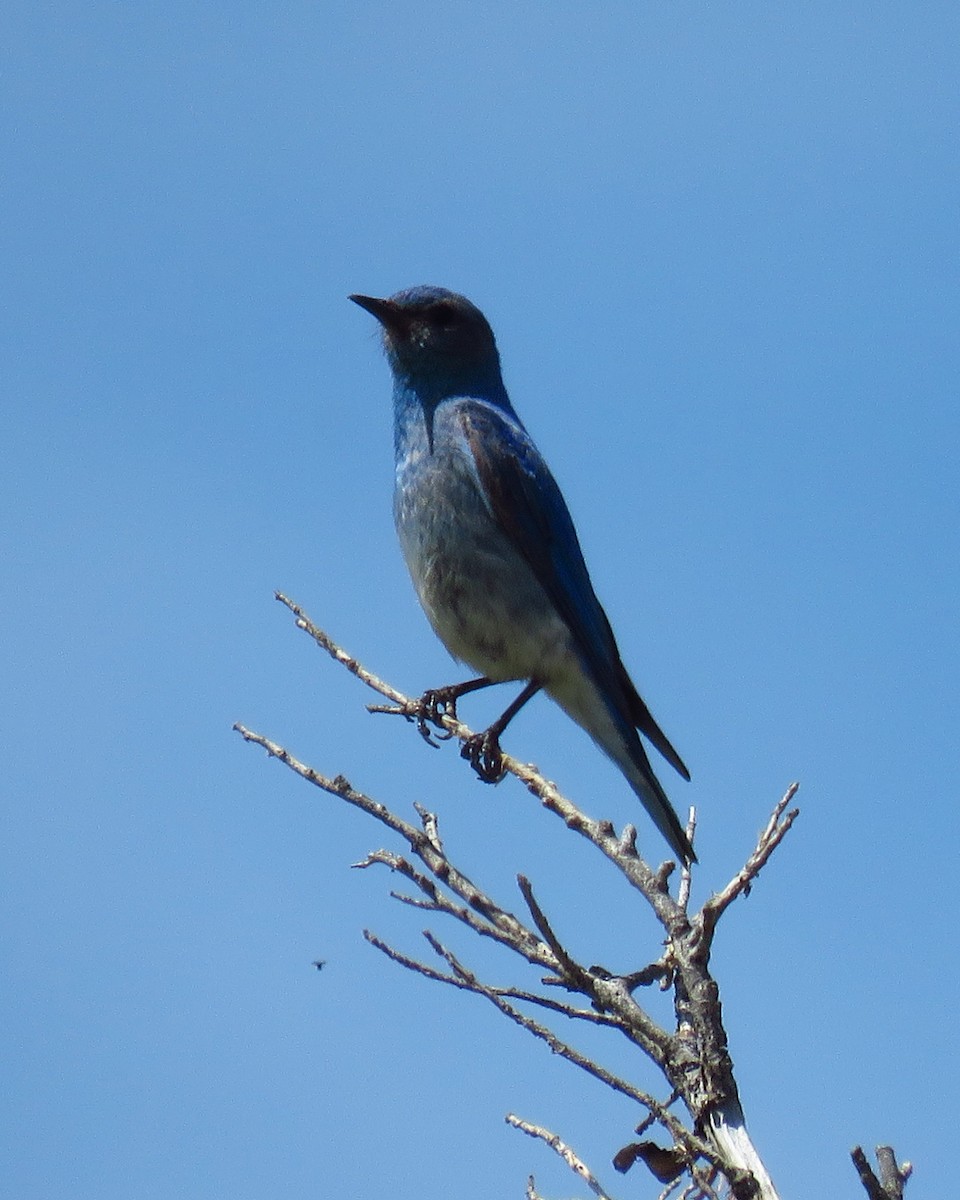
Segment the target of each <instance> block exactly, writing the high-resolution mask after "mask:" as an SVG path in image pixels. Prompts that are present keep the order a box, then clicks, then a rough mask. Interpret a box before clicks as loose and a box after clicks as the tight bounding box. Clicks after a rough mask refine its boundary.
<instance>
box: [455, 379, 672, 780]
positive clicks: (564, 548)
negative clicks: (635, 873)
mask: <svg viewBox="0 0 960 1200" xmlns="http://www.w3.org/2000/svg"><path fill="white" fill-rule="evenodd" d="M457 417H458V420H459V423H460V432H461V435H462V437H463V439H464V441H465V443H466V447H467V449H468V451H469V454H470V456H471V458H472V459H473V463H474V466H475V469H476V475H477V480H478V483H479V484H480V488H481V491H482V493H483V495H484V497H485V499H486V501H487V504H488V505H489V506H490V511H491V514H492V515H493V517H494V518H495V520H496V521H497V523H498V524H499V525H500V527H501V528H502V529H503V531H504V532H505V533H506V534H507V536H508V537H509V538H510V540H511V542H512V543H513V545H514V547H515V548H516V549H517V550H518V551H519V553H520V554H521V555H522V556H523V558H524V559H525V560H526V561H527V563H528V564H529V565H530V568H531V570H532V571H533V573H534V575H535V576H536V578H537V580H538V582H539V583H540V585H541V587H542V588H543V589H544V591H545V592H546V593H547V595H548V596H549V597H550V599H551V601H552V602H553V604H554V606H555V607H556V609H557V612H558V613H559V614H560V616H561V617H562V619H563V621H564V623H565V624H566V626H567V628H568V629H569V630H570V632H571V634H572V635H573V639H574V642H575V644H576V646H577V649H578V650H579V652H580V656H581V659H582V661H583V664H584V667H585V668H586V670H587V671H588V672H589V673H590V675H591V676H592V677H593V679H594V681H595V682H596V683H597V685H598V686H599V687H600V688H601V690H602V691H603V692H604V693H605V694H608V695H609V694H610V692H611V689H613V690H614V692H615V694H618V695H620V696H621V697H622V708H621V715H626V716H628V717H629V719H630V720H631V721H632V722H633V724H634V725H635V726H636V727H638V728H639V729H640V732H641V733H643V734H644V736H645V737H647V738H648V739H649V740H650V742H651V743H652V745H654V746H656V748H657V749H658V750H659V751H660V753H661V754H662V755H663V756H664V758H665V759H666V760H667V761H668V762H669V763H670V764H671V765H672V766H673V767H675V768H676V770H677V771H679V772H680V774H681V775H682V776H684V778H686V779H689V778H690V774H689V772H688V771H687V768H686V767H685V766H684V764H683V760H682V759H681V758H680V756H679V754H677V752H676V750H674V748H673V746H671V744H670V742H669V741H668V740H667V737H666V735H665V734H664V732H663V730H662V729H661V728H660V726H659V725H658V724H657V723H656V721H655V720H654V719H653V716H652V715H651V713H650V711H649V709H648V708H647V706H646V705H645V704H644V702H643V700H642V699H641V698H640V696H639V694H638V693H637V690H636V688H635V687H634V685H633V682H632V680H631V679H630V676H629V675H628V674H627V670H626V668H625V667H624V665H623V663H622V661H621V659H620V652H619V650H618V649H617V643H616V640H615V638H614V636H613V630H612V629H611V627H610V622H609V621H608V620H607V615H606V613H605V612H604V611H603V608H602V607H601V605H600V601H599V600H598V599H597V596H596V593H595V592H594V590H593V584H592V583H591V582H590V576H589V574H588V573H587V567H586V563H585V562H584V560H583V552H582V551H581V549H580V542H579V539H578V538H577V532H576V530H575V529H574V526H573V521H572V519H571V517H570V512H569V510H568V509H567V505H566V502H565V501H564V499H563V495H562V494H561V492H560V489H559V487H558V486H557V483H556V481H555V480H554V478H553V476H552V475H551V474H550V470H549V468H548V467H547V464H546V463H545V462H544V461H543V458H542V457H541V456H540V453H539V451H538V450H537V448H536V447H535V446H534V444H533V442H532V441H531V440H530V437H529V435H528V434H527V432H526V430H525V429H524V428H523V426H522V425H521V424H520V423H519V421H516V420H515V419H514V420H511V419H510V418H508V417H505V416H504V415H503V414H502V412H500V411H499V410H498V409H496V408H494V407H492V406H491V405H489V404H484V403H483V402H479V401H473V400H468V401H461V402H460V403H459V404H458V413H457Z"/></svg>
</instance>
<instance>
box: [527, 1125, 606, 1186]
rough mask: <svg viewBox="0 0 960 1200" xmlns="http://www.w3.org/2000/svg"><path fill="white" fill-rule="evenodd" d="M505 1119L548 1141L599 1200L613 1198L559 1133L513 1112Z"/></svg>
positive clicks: (543, 1140) (530, 1134) (532, 1135)
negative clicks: (562, 1139)
mask: <svg viewBox="0 0 960 1200" xmlns="http://www.w3.org/2000/svg"><path fill="white" fill-rule="evenodd" d="M505 1119H506V1122H507V1124H508V1125H512V1126H513V1127H514V1129H519V1130H520V1131H521V1133H526V1134H528V1135H529V1136H530V1137H534V1138H539V1139H540V1141H542V1142H546V1144H547V1145H548V1146H549V1147H550V1149H551V1150H553V1151H554V1152H555V1153H557V1154H559V1156H560V1157H561V1158H562V1159H563V1161H564V1162H565V1163H566V1164H567V1166H568V1167H569V1168H570V1170H571V1171H573V1173H574V1174H575V1175H578V1176H579V1177H580V1178H581V1179H582V1180H583V1182H584V1183H585V1184H586V1185H587V1187H588V1188H589V1189H590V1191H591V1192H593V1194H594V1195H595V1196H596V1197H597V1198H598V1200H611V1197H610V1196H609V1195H608V1194H607V1193H606V1192H605V1191H604V1189H603V1188H602V1187H601V1186H600V1182H599V1180H598V1179H597V1177H596V1175H594V1173H593V1172H592V1171H591V1170H590V1168H589V1167H588V1166H587V1164H586V1163H585V1162H584V1161H583V1159H582V1158H580V1157H579V1155H577V1154H576V1153H575V1152H574V1151H573V1150H572V1149H571V1147H570V1146H568V1145H567V1143H566V1142H564V1141H561V1139H560V1138H559V1137H558V1136H557V1134H555V1133H551V1131H550V1130H549V1129H544V1127H543V1126H542V1125H534V1124H533V1123H532V1122H531V1121H525V1120H524V1119H523V1118H522V1117H517V1116H515V1115H514V1114H513V1113H507V1115H506V1118H505Z"/></svg>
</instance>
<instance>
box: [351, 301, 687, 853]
mask: <svg viewBox="0 0 960 1200" xmlns="http://www.w3.org/2000/svg"><path fill="white" fill-rule="evenodd" d="M350 299H351V300H353V301H355V302H356V303H357V304H359V305H360V306H361V308H365V309H366V310H367V311H368V312H370V313H372V314H373V315H374V316H375V317H376V318H377V320H378V321H379V322H380V324H381V325H382V327H383V341H384V347H385V349H386V354H387V359H388V361H389V363H390V367H391V370H392V371H393V379H394V387H393V404H394V450H395V455H396V489H395V492H394V519H395V521H396V526H397V532H398V534H399V537H400V544H401V547H402V549H403V555H404V558H405V559H406V562H407V567H408V568H409V570H410V574H411V576H412V578H413V583H414V586H415V588H416V589H417V593H418V595H419V597H420V603H421V604H422V605H423V608H424V611H425V612H426V614H427V617H428V618H429V620H430V624H431V625H432V626H433V628H434V630H435V631H436V633H437V636H438V637H439V638H440V640H441V641H442V642H443V644H444V645H445V646H446V648H447V649H448V650H449V651H450V653H451V654H452V655H453V656H454V657H455V658H457V659H460V660H462V661H463V662H466V663H468V664H469V665H470V666H471V667H473V668H474V670H476V671H480V672H482V677H481V678H480V679H474V680H470V681H469V682H467V683H464V684H458V685H455V686H453V687H450V688H440V689H437V690H436V691H434V692H428V693H427V694H426V695H425V697H424V708H423V709H422V710H421V711H426V712H428V713H429V714H430V718H429V719H432V720H436V719H437V717H438V716H440V715H442V714H443V713H448V714H453V715H455V712H456V700H457V698H458V697H460V696H462V695H464V694H465V693H466V692H469V691H473V690H475V689H477V688H481V687H486V686H488V685H490V684H494V683H504V682H507V681H508V680H526V681H527V685H526V687H525V688H524V690H523V691H522V692H521V693H520V695H519V696H518V697H517V699H516V700H515V701H514V703H513V704H511V705H510V707H509V708H508V709H507V710H506V712H505V713H504V714H503V716H502V717H500V719H499V720H498V721H496V722H494V724H493V725H491V726H490V728H489V729H488V730H487V731H486V732H485V733H483V734H479V735H477V737H476V738H475V739H474V740H473V741H472V743H468V745H467V746H466V747H465V749H464V754H465V757H469V758H470V760H471V762H472V763H473V766H474V768H475V769H476V770H477V772H478V774H480V776H481V778H484V779H487V780H490V781H495V780H496V779H498V778H500V776H501V775H502V766H501V754H500V749H499V736H500V734H501V733H502V732H503V730H504V729H505V728H506V725H507V722H508V721H509V720H510V719H511V718H512V717H513V716H514V715H515V714H516V713H517V712H518V711H519V709H520V708H521V707H522V706H523V705H524V704H525V703H526V702H527V700H529V699H530V697H531V696H533V695H534V694H535V693H536V692H537V691H539V690H540V689H541V688H542V689H543V690H544V691H545V692H546V693H547V695H549V696H551V697H552V698H553V699H554V700H555V701H556V702H557V704H559V705H560V707H561V708H562V709H563V710H564V711H565V712H566V713H568V714H569V715H570V716H571V717H572V718H573V720H574V721H576V722H577V724H578V725H580V726H582V727H583V729H585V730H586V731H587V733H589V734H590V736H591V737H592V738H593V740H594V741H595V742H596V744H597V745H598V746H599V747H600V749H601V750H603V751H604V752H605V753H606V754H607V755H609V757H610V758H611V759H613V761H614V762H615V763H616V764H617V766H618V767H619V768H620V770H621V771H622V772H623V774H624V776H625V777H626V779H627V781H628V783H629V784H630V786H631V787H632V788H633V790H634V792H636V794H637V796H638V797H639V798H640V800H641V802H642V803H643V805H644V807H645V808H646V810H647V812H648V813H649V814H650V816H651V817H652V818H653V822H654V824H655V825H656V827H657V828H658V829H659V830H660V832H661V833H662V834H663V836H664V837H665V838H666V840H667V842H668V843H669V844H670V848H671V849H672V850H673V852H674V853H675V854H677V855H678V856H679V857H680V858H681V859H682V860H683V861H684V862H685V863H690V862H692V861H693V860H694V858H695V855H694V853H693V848H692V847H691V845H690V842H689V840H688V839H687V836H686V834H685V833H684V830H683V827H682V826H681V824H680V822H679V820H678V819H677V815H676V813H675V812H674V810H673V808H672V807H671V805H670V801H669V800H668V799H667V796H666V793H665V792H664V790H663V788H662V787H661V785H660V782H659V781H658V779H657V777H656V776H655V775H654V773H653V770H652V769H651V767H650V761H649V759H648V758H647V754H646V751H645V750H644V748H643V745H642V743H641V741H640V738H639V736H638V733H637V731H638V730H639V731H640V732H641V733H642V734H643V735H644V736H645V737H646V738H647V739H648V740H649V741H650V742H651V743H652V744H653V745H654V746H655V747H656V748H657V750H659V751H660V753H661V754H662V755H663V757H664V758H665V759H666V760H667V762H669V763H670V764H671V765H672V766H673V767H675V768H676V770H677V771H679V772H680V774H681V775H682V776H683V777H684V779H689V778H690V774H689V772H688V771H687V768H686V767H685V766H684V765H683V762H682V761H681V759H680V756H679V755H678V754H677V752H676V750H674V748H673V747H672V746H671V745H670V743H669V741H667V738H666V737H665V736H664V734H663V732H662V731H661V729H660V727H659V726H658V725H657V723H656V721H655V720H654V719H653V717H652V716H651V715H650V711H649V709H648V708H647V706H646V704H644V702H643V700H641V698H640V695H639V694H638V692H637V689H636V688H635V687H634V685H633V683H632V682H631V680H630V676H629V675H628V674H627V671H626V668H625V667H624V665H623V663H622V662H621V660H620V652H619V650H618V649H617V643H616V641H615V640H614V636H613V631H612V629H611V628H610V622H609V621H608V620H607V617H606V614H605V613H604V611H603V609H602V608H601V607H600V602H599V600H598V599H597V597H596V595H595V593H594V590H593V585H592V584H591V582H590V576H589V575H588V574H587V568H586V565H585V563H584V561H583V555H582V553H581V551H580V543H579V541H578V540H577V534H576V531H575V530H574V527H573V522H572V520H571V519H570V514H569V512H568V511H567V506H566V504H565V503H564V499H563V496H562V495H561V494H560V489H559V488H558V487H557V484H556V482H555V481H554V478H553V476H552V475H551V474H550V471H549V469H548V468H547V465H546V463H545V462H544V461H543V459H542V458H541V457H540V453H539V451H538V450H537V448H536V446H535V445H534V444H533V441H532V440H531V438H530V435H529V434H528V433H527V431H526V429H525V428H524V427H523V424H522V423H521V421H520V418H519V417H518V416H517V414H516V413H515V412H514V410H513V406H512V405H511V403H510V399H509V397H508V396H507V392H506V388H505V387H504V385H503V379H502V378H501V375H500V356H499V354H498V353H497V347H496V343H495V341H494V337H493V331H492V330H491V328H490V326H489V325H488V323H487V321H486V318H485V317H484V316H483V314H482V313H481V312H480V311H479V309H477V308H475V307H474V306H473V305H472V304H471V303H470V301H469V300H467V299H465V298H464V297H463V296H458V295H456V293H454V292H449V291H447V290H446V289H445V288H438V287H415V288H410V289H409V290H407V291H403V292H398V293H397V294H396V295H395V296H391V297H390V298H389V299H388V300H378V299H376V298H374V297H372V296H351V297H350ZM424 728H425V727H424V725H423V723H422V720H421V729H422V730H423V729H424Z"/></svg>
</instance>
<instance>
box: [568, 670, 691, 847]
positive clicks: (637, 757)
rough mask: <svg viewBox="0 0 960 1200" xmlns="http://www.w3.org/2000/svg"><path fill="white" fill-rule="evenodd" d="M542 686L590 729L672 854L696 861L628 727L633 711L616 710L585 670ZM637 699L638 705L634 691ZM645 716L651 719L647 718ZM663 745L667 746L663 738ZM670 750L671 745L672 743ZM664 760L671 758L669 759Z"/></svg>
mask: <svg viewBox="0 0 960 1200" xmlns="http://www.w3.org/2000/svg"><path fill="white" fill-rule="evenodd" d="M547 691H548V692H549V693H550V695H551V696H552V697H553V699H554V700H556V702H557V703H558V704H559V705H560V707H561V708H563V709H564V710H565V711H566V712H567V713H568V714H569V715H570V716H571V717H572V718H573V719H574V720H575V721H576V722H577V724H578V725H580V726H581V728H583V729H585V730H586V731H587V733H589V734H590V736H591V737H592V738H593V740H594V741H595V742H596V744H597V745H598V746H599V747H600V749H601V750H602V751H603V752H604V754H606V755H607V757H608V758H611V759H612V760H613V761H614V762H615V763H616V764H617V766H618V767H619V768H620V770H621V771H622V772H623V775H624V778H625V779H626V780H627V782H628V783H629V784H630V786H631V787H632V788H633V790H634V792H635V793H636V795H637V797H638V798H639V800H640V803H641V804H642V805H643V807H644V808H645V809H646V810H647V812H648V813H649V814H650V817H651V819H652V820H653V823H654V825H656V827H657V829H659V830H660V832H661V833H662V834H663V836H664V838H665V839H666V841H667V844H668V845H669V847H670V849H671V850H672V851H673V853H674V854H675V855H677V857H678V858H679V859H680V861H681V862H683V863H685V864H687V865H689V864H690V863H694V862H696V861H697V856H696V854H694V852H693V847H692V846H691V845H690V839H689V838H688V837H687V835H686V833H685V832H684V829H683V826H682V825H681V824H680V820H679V818H678V817H677V814H676V813H675V812H674V810H673V805H672V804H671V803H670V801H669V800H668V798H667V793H666V792H665V791H664V790H663V788H662V786H661V784H660V780H659V779H657V777H656V775H654V773H653V768H652V767H651V766H650V760H649V758H647V752H646V750H644V748H643V744H642V742H641V741H640V736H639V734H638V733H637V731H636V729H635V728H634V725H633V711H631V712H630V714H629V715H627V714H626V713H624V712H622V711H620V708H619V707H618V706H617V705H615V704H614V703H613V702H612V700H611V699H609V698H608V697H607V696H605V695H604V694H603V693H602V692H601V691H600V690H599V688H597V687H596V685H595V684H593V683H592V682H589V683H588V682H587V677H586V676H585V675H581V676H580V677H579V679H578V680H576V682H575V681H574V680H573V679H571V680H570V681H569V685H568V686H567V687H564V686H563V685H562V684H561V685H560V686H559V687H558V686H553V687H548V688H547ZM637 700H638V701H639V702H640V704H643V701H642V700H640V698H639V696H638V697H637ZM645 711H646V709H645ZM648 715H649V714H648ZM650 721H651V722H652V721H653V718H652V717H650ZM660 736H661V738H662V739H663V741H664V742H666V738H664V737H663V735H662V734H661V735H660ZM654 744H657V743H654ZM666 744H667V745H668V746H669V742H666ZM658 748H659V746H658ZM670 749H671V750H673V748H672V747H670ZM673 755H674V758H676V759H677V762H679V763H680V766H679V767H678V770H679V769H681V768H682V773H685V772H686V768H685V767H683V764H682V762H680V759H679V756H678V755H677V754H676V751H673ZM670 761H671V762H673V758H671V759H670ZM674 765H676V763H674ZM687 778H689V776H687Z"/></svg>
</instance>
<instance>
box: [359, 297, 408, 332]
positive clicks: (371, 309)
mask: <svg viewBox="0 0 960 1200" xmlns="http://www.w3.org/2000/svg"><path fill="white" fill-rule="evenodd" d="M348 299H350V300H352V301H353V302H354V304H359V305H360V307H361V308H365V309H366V310H367V312H368V313H373V315H374V316H375V317H376V318H377V320H378V321H379V322H380V324H381V325H383V326H385V327H386V328H387V329H396V328H397V326H398V325H399V324H400V323H401V322H402V319H403V318H402V314H401V312H400V311H399V309H398V308H397V306H396V305H395V304H394V303H393V301H392V300H378V299H377V297H376V296H350V297H348Z"/></svg>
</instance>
